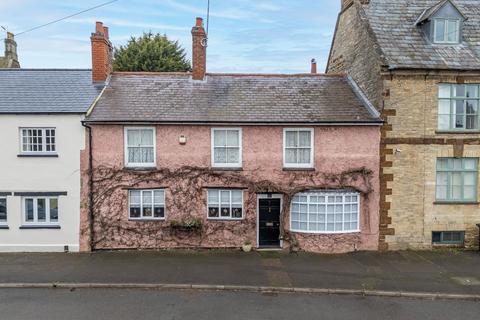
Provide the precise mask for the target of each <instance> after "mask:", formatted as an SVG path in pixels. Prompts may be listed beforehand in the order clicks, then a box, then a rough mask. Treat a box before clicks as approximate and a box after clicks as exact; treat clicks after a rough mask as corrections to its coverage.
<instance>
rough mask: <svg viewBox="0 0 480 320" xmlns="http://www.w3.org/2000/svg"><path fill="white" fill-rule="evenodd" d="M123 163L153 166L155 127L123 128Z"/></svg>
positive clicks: (131, 165) (134, 165)
mask: <svg viewBox="0 0 480 320" xmlns="http://www.w3.org/2000/svg"><path fill="white" fill-rule="evenodd" d="M125 165H126V166H129V167H151V166H155V128H125Z"/></svg>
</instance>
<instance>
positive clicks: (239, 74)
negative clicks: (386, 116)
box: [112, 71, 346, 78]
mask: <svg viewBox="0 0 480 320" xmlns="http://www.w3.org/2000/svg"><path fill="white" fill-rule="evenodd" d="M112 75H126V76H128V75H139V76H191V75H192V73H191V72H125V71H116V72H112ZM206 75H207V76H213V77H217V76H222V77H223V76H225V77H331V78H344V77H346V74H345V73H221V72H218V73H215V72H211V73H206Z"/></svg>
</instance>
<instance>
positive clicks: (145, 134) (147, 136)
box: [140, 129, 153, 146]
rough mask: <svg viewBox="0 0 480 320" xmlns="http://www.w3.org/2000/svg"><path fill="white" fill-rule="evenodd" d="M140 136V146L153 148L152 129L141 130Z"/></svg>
mask: <svg viewBox="0 0 480 320" xmlns="http://www.w3.org/2000/svg"><path fill="white" fill-rule="evenodd" d="M140 135H141V145H142V146H153V130H152V129H143V130H141V132H140Z"/></svg>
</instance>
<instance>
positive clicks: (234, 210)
mask: <svg viewBox="0 0 480 320" xmlns="http://www.w3.org/2000/svg"><path fill="white" fill-rule="evenodd" d="M241 217H242V208H241V207H238V208H232V218H235V219H240V218H241Z"/></svg>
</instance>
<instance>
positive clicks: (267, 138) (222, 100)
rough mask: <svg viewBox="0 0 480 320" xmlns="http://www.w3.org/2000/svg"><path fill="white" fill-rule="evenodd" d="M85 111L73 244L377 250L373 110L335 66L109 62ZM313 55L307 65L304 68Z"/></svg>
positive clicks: (101, 41) (101, 52) (97, 41)
mask: <svg viewBox="0 0 480 320" xmlns="http://www.w3.org/2000/svg"><path fill="white" fill-rule="evenodd" d="M102 28H103V27H102V26H101V25H97V32H96V33H95V34H93V35H92V44H94V45H93V64H94V66H93V73H94V79H96V80H97V81H98V80H103V81H105V82H106V87H105V90H104V91H103V92H102V94H101V95H100V97H99V98H98V100H97V101H96V103H95V104H94V105H93V106H92V108H91V110H90V111H89V114H88V116H87V117H86V119H85V121H84V125H85V126H86V127H87V128H88V141H87V142H88V149H87V151H86V152H85V153H84V154H83V155H82V175H83V178H84V179H83V184H82V197H83V201H82V217H81V224H82V226H81V250H83V251H88V250H93V249H127V248H128V249H140V248H142V249H146V248H150V249H163V248H186V247H187V248H239V247H241V246H242V245H244V244H246V243H251V244H252V245H253V247H254V248H285V249H290V250H305V251H312V252H326V253H334V252H349V251H356V250H377V247H378V238H379V232H378V230H379V178H378V177H379V160H380V157H379V151H378V150H379V143H380V126H381V124H382V121H381V120H380V118H379V114H378V113H377V112H376V111H375V109H374V108H373V107H372V105H371V104H370V103H369V102H368V101H367V99H366V98H365V96H364V95H363V93H362V92H361V91H360V89H359V88H358V87H357V85H356V84H355V83H354V82H353V81H352V80H351V79H350V78H349V77H347V76H345V75H324V74H316V73H311V74H298V75H284V74H273V75H259V74H211V73H206V72H205V70H206V65H205V64H206V59H205V57H206V51H205V46H204V45H203V44H205V41H204V39H205V38H206V34H205V31H204V28H203V24H202V20H201V19H197V23H196V25H195V26H194V27H193V29H192V36H193V72H192V73H144V72H141V73H120V72H113V73H111V74H110V69H111V68H110V66H109V62H110V61H111V59H110V53H111V50H110V48H111V45H110V42H109V41H108V30H107V32H104V31H102ZM314 69H315V68H312V70H314Z"/></svg>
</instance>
